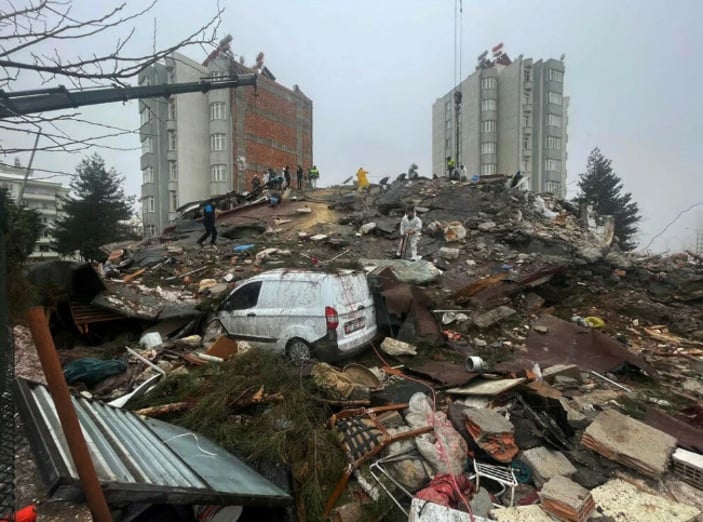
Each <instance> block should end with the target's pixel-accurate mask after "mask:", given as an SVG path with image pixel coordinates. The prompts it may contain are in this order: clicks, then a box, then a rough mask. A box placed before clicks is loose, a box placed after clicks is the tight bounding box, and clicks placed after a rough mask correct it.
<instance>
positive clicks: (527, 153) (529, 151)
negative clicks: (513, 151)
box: [522, 148, 532, 158]
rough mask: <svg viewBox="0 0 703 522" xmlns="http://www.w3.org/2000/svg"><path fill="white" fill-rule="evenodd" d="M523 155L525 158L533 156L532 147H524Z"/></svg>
mask: <svg viewBox="0 0 703 522" xmlns="http://www.w3.org/2000/svg"><path fill="white" fill-rule="evenodd" d="M522 157H523V158H531V157H532V149H531V148H527V149H522Z"/></svg>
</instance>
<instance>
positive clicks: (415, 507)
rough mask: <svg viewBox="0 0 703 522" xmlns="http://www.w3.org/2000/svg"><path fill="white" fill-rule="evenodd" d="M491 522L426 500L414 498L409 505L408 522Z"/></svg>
mask: <svg viewBox="0 0 703 522" xmlns="http://www.w3.org/2000/svg"><path fill="white" fill-rule="evenodd" d="M472 520H474V521H475V522H491V520H489V519H488V518H483V517H479V516H476V515H474V517H473V519H472V517H471V515H469V514H468V513H465V512H463V511H458V510H456V509H451V508H448V507H444V506H440V505H439V504H433V503H432V502H428V501H426V500H420V499H417V498H414V499H413V500H412V503H411V504H410V516H409V517H408V522H471V521H472Z"/></svg>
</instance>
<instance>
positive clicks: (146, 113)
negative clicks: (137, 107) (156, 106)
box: [140, 105, 151, 125]
mask: <svg viewBox="0 0 703 522" xmlns="http://www.w3.org/2000/svg"><path fill="white" fill-rule="evenodd" d="M140 117H141V122H142V125H146V124H147V123H149V122H150V121H151V110H150V109H149V107H147V106H146V105H145V106H144V110H143V111H142V112H141V114H140Z"/></svg>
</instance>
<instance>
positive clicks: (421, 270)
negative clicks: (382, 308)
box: [359, 259, 442, 285]
mask: <svg viewBox="0 0 703 522" xmlns="http://www.w3.org/2000/svg"><path fill="white" fill-rule="evenodd" d="M359 264H360V265H361V266H363V267H365V268H367V270H368V269H369V268H370V267H373V268H378V269H382V268H386V267H390V269H391V270H393V274H395V276H396V277H397V278H398V279H399V280H400V281H402V282H403V283H412V284H416V285H422V284H426V283H431V282H432V281H435V280H436V279H437V278H438V277H439V276H440V275H442V271H441V270H440V269H439V268H437V267H436V266H434V265H433V264H432V263H430V262H429V261H423V260H420V261H407V260H405V259H359Z"/></svg>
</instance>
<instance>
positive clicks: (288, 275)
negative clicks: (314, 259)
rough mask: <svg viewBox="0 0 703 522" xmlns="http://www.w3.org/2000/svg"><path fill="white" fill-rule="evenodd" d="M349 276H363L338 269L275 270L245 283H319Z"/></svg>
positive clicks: (355, 272) (263, 273)
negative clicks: (331, 277)
mask: <svg viewBox="0 0 703 522" xmlns="http://www.w3.org/2000/svg"><path fill="white" fill-rule="evenodd" d="M351 274H363V272H361V271H360V270H348V269H339V270H335V271H329V272H325V271H321V270H306V269H300V268H276V269H273V270H267V271H265V272H261V273H260V274H257V275H255V276H253V277H250V278H248V279H247V281H270V280H275V281H280V280H281V279H283V280H287V281H311V282H316V281H321V280H323V279H325V278H327V277H330V276H336V275H343V276H344V275H351Z"/></svg>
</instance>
